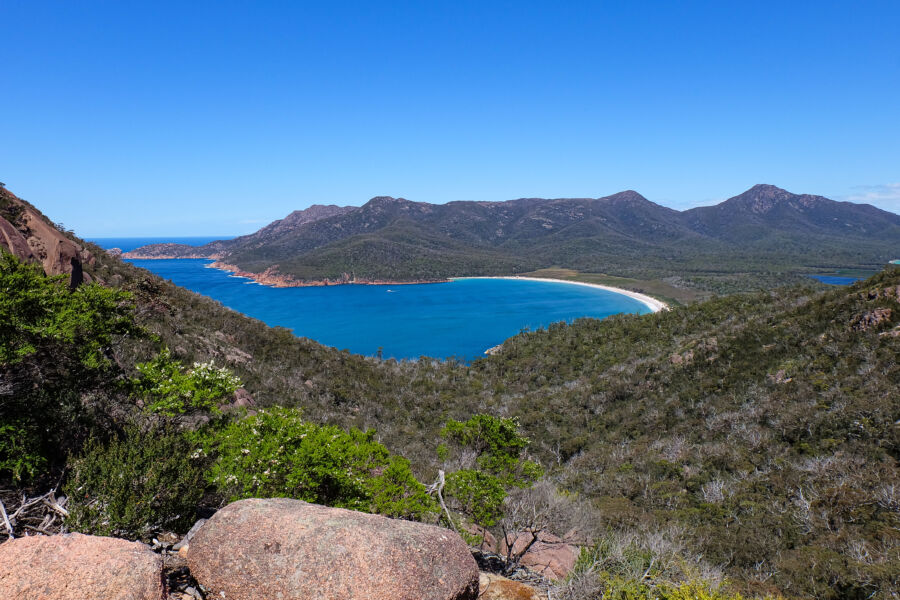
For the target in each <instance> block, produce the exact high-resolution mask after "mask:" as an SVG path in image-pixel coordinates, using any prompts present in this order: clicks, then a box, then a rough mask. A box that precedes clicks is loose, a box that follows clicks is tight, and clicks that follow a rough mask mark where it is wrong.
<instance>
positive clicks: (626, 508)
mask: <svg viewBox="0 0 900 600" xmlns="http://www.w3.org/2000/svg"><path fill="white" fill-rule="evenodd" d="M97 254H98V256H99V257H100V259H99V260H98V263H97V265H96V266H95V267H94V269H95V275H97V276H99V277H101V278H102V279H103V280H104V281H106V282H107V283H111V284H112V283H114V284H116V285H117V286H118V287H113V288H104V287H100V286H97V285H89V286H82V287H81V288H78V289H77V290H76V291H74V292H70V291H69V290H68V289H67V287H66V286H65V285H64V284H63V283H62V282H60V281H59V280H55V279H53V278H46V277H44V276H43V275H42V274H40V273H39V272H38V271H37V270H35V269H34V268H32V267H28V266H25V265H21V264H19V263H17V262H16V261H14V260H12V259H10V258H9V257H5V256H4V257H2V261H3V262H2V264H0V291H2V292H3V293H0V328H2V331H0V333H2V335H0V357H2V358H0V431H2V432H3V435H2V437H0V477H2V479H3V485H0V489H2V490H16V491H15V492H14V493H9V492H7V491H4V492H0V496H2V497H3V498H4V501H12V500H14V499H15V497H17V496H18V494H19V492H18V490H28V489H29V488H31V489H35V488H40V489H42V490H44V491H46V489H50V488H52V487H53V486H55V485H57V483H58V482H59V481H60V479H62V480H63V487H62V489H63V490H65V491H66V493H67V495H68V496H69V498H70V502H71V503H72V504H71V508H72V510H71V513H72V516H71V517H70V518H69V520H67V521H66V527H70V528H73V529H75V528H78V529H81V530H85V531H95V532H103V531H108V532H116V533H117V534H119V535H126V536H129V537H141V538H142V537H146V536H147V535H150V534H151V533H152V532H153V531H155V530H157V529H159V528H163V527H171V528H174V529H176V530H177V529H184V527H186V526H187V525H188V524H189V522H190V521H191V520H192V519H193V518H194V516H195V515H194V514H193V513H192V508H193V509H196V508H197V506H198V505H207V506H212V507H215V506H217V505H220V504H221V503H223V502H225V501H227V500H228V499H231V498H238V497H245V496H248V495H273V496H274V495H291V496H294V497H300V498H305V499H310V500H314V501H317V502H318V501H321V502H327V503H331V504H334V505H338V506H348V507H352V508H357V509H362V510H370V511H375V512H383V513H385V514H390V515H394V516H403V517H406V518H421V519H425V520H430V521H436V520H437V519H439V518H440V513H441V512H442V511H440V509H439V508H438V507H437V506H436V505H435V504H434V503H433V500H432V498H431V497H429V496H428V495H427V494H426V493H425V488H424V487H423V486H422V485H421V484H420V483H419V482H432V481H435V478H436V476H437V472H438V470H439V469H442V470H444V471H445V472H446V474H447V484H448V485H447V486H446V488H445V489H447V503H448V507H449V508H451V510H453V512H454V517H455V518H456V519H460V518H461V517H465V518H466V519H470V520H473V521H476V522H479V523H481V524H482V525H485V526H487V527H488V529H490V530H491V531H492V532H493V533H494V534H495V535H498V536H502V535H503V532H504V531H514V530H522V529H523V528H526V529H527V527H528V525H527V519H524V517H522V515H524V514H526V513H528V514H531V515H532V524H533V525H534V524H535V523H536V524H537V526H540V527H544V528H546V530H547V531H550V532H552V533H555V534H557V535H560V536H563V535H565V534H567V533H570V532H573V533H572V535H574V536H575V538H573V539H575V540H576V541H577V543H578V544H580V545H582V546H584V547H585V548H587V549H586V550H585V553H584V555H583V557H582V560H581V561H580V562H579V567H578V568H577V569H576V572H575V574H574V575H572V576H571V577H570V578H569V579H568V580H566V581H563V582H560V583H559V586H558V588H557V593H555V594H554V597H560V598H571V599H573V600H574V599H576V598H578V599H581V598H607V597H616V598H651V597H652V598H683V597H701V598H731V597H737V596H735V594H738V593H740V594H743V595H744V596H745V597H751V596H765V595H772V596H777V595H779V594H783V595H784V596H787V597H798V598H814V597H815V598H892V597H895V596H896V593H897V591H898V589H900V577H898V575H897V574H898V573H900V534H898V531H900V500H898V492H897V490H898V489H900V470H898V458H900V453H898V450H900V430H898V428H897V426H896V423H897V421H898V420H900V396H898V394H897V390H898V389H900V366H898V361H897V356H898V355H900V335H898V326H900V302H898V293H900V269H898V268H889V269H887V270H886V271H884V272H882V273H880V274H878V275H876V276H875V277H873V278H870V279H869V280H866V281H863V282H860V283H857V284H855V285H853V286H850V287H848V288H836V289H829V290H823V289H822V288H821V287H820V286H816V285H813V284H810V285H805V286H800V287H791V288H779V289H773V290H771V291H766V292H759V293H754V294H744V295H733V296H727V297H722V298H713V299H711V300H708V301H705V302H702V303H697V304H692V305H688V306H683V307H678V308H675V309H673V310H671V311H668V312H665V313H658V314H654V315H645V316H641V317H636V316H621V317H613V318H610V319H606V320H604V321H602V322H601V321H595V320H590V319H583V320H579V321H577V322H576V323H574V324H572V325H562V324H560V325H553V326H551V327H549V328H547V329H544V330H540V331H533V332H526V333H523V334H521V335H519V336H516V337H514V338H511V339H510V340H507V341H506V342H505V343H504V344H503V347H502V350H501V351H500V353H499V354H497V355H495V356H491V357H488V358H486V359H483V360H480V361H476V362H475V363H474V364H472V365H469V366H467V365H461V364H458V363H455V362H453V361H446V362H439V361H432V360H429V359H422V360H419V361H414V362H397V361H393V360H388V361H381V360H378V359H375V358H366V357H360V356H354V355H350V354H349V353H346V352H339V351H336V350H333V349H329V348H325V347H323V346H320V345H318V344H315V343H314V342H311V341H309V340H305V339H300V338H296V337H294V336H293V335H292V334H291V333H290V332H288V331H286V330H282V329H271V328H266V327H264V326H263V325H261V324H260V323H258V322H255V321H252V320H251V319H247V318H244V317H242V316H240V315H237V314H235V313H232V312H231V311H228V310H227V309H225V308H223V307H221V306H219V305H217V304H216V303H214V302H212V301H210V300H208V299H204V298H201V297H199V296H196V295H194V294H191V293H189V292H186V291H184V290H181V289H179V288H176V287H175V286H173V285H171V284H169V283H166V282H163V281H161V280H159V279H158V278H155V277H152V276H150V275H148V274H146V273H144V272H141V271H139V270H137V269H133V268H132V267H130V266H128V265H125V264H123V263H119V262H117V261H114V260H113V259H110V258H108V257H105V256H104V255H103V254H102V252H100V251H99V250H97ZM166 348H168V349H170V350H169V352H166V351H165V349H166ZM195 363H198V364H199V365H200V366H196V367H191V366H188V365H194V364H195ZM138 365H144V366H143V367H141V368H138ZM146 365H150V366H146ZM202 365H206V367H202ZM198 369H199V370H200V371H203V374H202V376H196V377H195V374H196V372H197V370H198ZM223 369H224V370H223ZM170 379H171V380H174V381H176V382H179V381H180V382H181V383H178V385H176V386H175V388H174V391H173V392H172V393H169V392H168V391H166V390H163V389H162V388H160V387H159V384H161V383H164V382H167V381H169V380H170ZM238 380H240V382H241V383H242V384H243V387H245V388H246V389H248V390H249V391H250V393H251V394H252V395H253V397H254V399H255V402H256V404H257V406H256V407H255V409H256V410H257V411H258V412H257V413H256V414H254V415H249V416H242V415H241V414H240V413H235V412H232V411H226V412H225V413H224V414H216V411H217V410H218V405H219V404H225V403H226V402H227V400H228V396H229V395H230V394H231V392H232V391H233V388H234V387H235V386H236V385H238V383H237V381H238ZM36 382H39V384H36ZM185 391H188V392H190V393H183V392H185ZM301 410H302V418H301V412H300V411H301ZM473 415H476V417H474V418H473ZM130 423H133V424H134V425H129V424H130ZM498 424H499V426H498ZM495 426H498V427H497V428H495ZM154 428H163V429H154ZM151 431H153V432H157V433H154V434H153V436H154V439H158V440H160V441H159V445H154V444H152V443H149V442H148V441H146V436H147V435H149V433H148V432H151ZM160 431H162V432H163V433H159V432H160ZM142 432H143V433H142ZM183 432H189V433H188V435H189V439H185V437H184V435H185V434H184V433H183ZM496 436H499V437H500V438H503V439H506V440H507V442H508V443H506V442H505V443H504V444H499V445H492V443H491V442H490V440H491V439H493V438H494V437H496ZM142 440H143V441H142ZM274 440H280V441H279V443H278V444H277V445H275V444H274ZM304 440H310V441H315V443H310V442H309V441H304ZM522 440H527V444H523V443H522ZM270 441H271V443H270ZM441 443H443V444H445V449H443V450H440V451H438V446H439V445H440V444H441ZM282 447H283V450H282V449H281V448H282ZM199 450H202V452H199V453H198V451H199ZM244 450H246V451H247V452H246V453H245V452H244ZM154 457H155V458H154ZM273 460H274V461H278V462H277V463H273V462H272V461H273ZM407 461H408V462H407ZM151 463H152V466H151ZM140 465H144V466H143V467H142V466H140ZM538 466H539V467H538ZM267 470H268V473H266V471H267ZM117 473H118V474H121V477H120V480H121V481H124V480H126V479H128V478H132V481H131V482H130V483H129V484H128V485H125V484H121V485H120V484H119V483H116V480H115V477H112V478H111V477H110V476H111V475H112V474H117ZM197 473H201V474H200V475H198V474H197ZM454 473H462V474H461V475H454ZM186 474H191V475H190V476H187V475H186ZM139 475H140V476H139ZM144 475H148V477H143V479H142V476H144ZM254 478H255V479H254ZM454 478H456V479H457V480H458V481H456V482H455V483H453V484H452V485H451V482H453V481H454ZM188 481H192V482H193V486H192V487H190V488H188V487H179V486H181V485H185V486H186V485H187V483H188ZM161 486H167V487H168V488H171V489H181V490H183V492H184V493H183V495H182V496H181V498H179V499H176V498H174V497H172V498H169V497H166V496H165V495H162V496H159V495H157V494H156V493H155V492H154V490H156V489H158V488H159V487H161ZM454 486H455V487H454ZM198 490H199V492H198ZM451 492H452V493H451ZM197 493H199V494H202V498H201V497H200V496H194V495H193V494H197ZM3 494H7V495H5V496H3ZM483 498H487V501H485V500H483ZM182 500H184V502H185V504H184V505H181V504H178V505H177V506H176V505H175V504H167V503H176V501H177V502H181V501H182ZM154 502H156V503H154ZM189 504H192V507H191V506H188V505H189ZM481 509H489V510H485V512H484V514H481V513H479V514H477V515H476V511H477V510H479V511H480V510H481ZM535 515H537V516H539V517H540V520H539V522H538V521H534V519H535V518H537V517H536V516H535ZM182 519H183V520H182ZM0 532H2V529H0Z"/></svg>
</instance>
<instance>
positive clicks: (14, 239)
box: [0, 217, 36, 262]
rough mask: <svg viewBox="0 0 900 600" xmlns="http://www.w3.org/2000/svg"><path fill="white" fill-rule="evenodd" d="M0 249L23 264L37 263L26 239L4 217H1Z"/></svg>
mask: <svg viewBox="0 0 900 600" xmlns="http://www.w3.org/2000/svg"><path fill="white" fill-rule="evenodd" d="M0 247H2V248H4V249H6V251H7V252H9V253H11V254H12V255H13V256H16V257H18V258H19V260H21V261H23V262H35V261H36V259H35V257H34V253H33V252H32V251H31V247H30V246H29V245H28V242H27V241H26V240H25V237H24V236H23V235H22V234H21V233H19V230H18V229H16V228H15V227H13V226H12V223H10V222H9V221H7V220H6V219H4V218H3V217H0Z"/></svg>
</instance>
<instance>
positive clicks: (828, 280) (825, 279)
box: [810, 275, 865, 285]
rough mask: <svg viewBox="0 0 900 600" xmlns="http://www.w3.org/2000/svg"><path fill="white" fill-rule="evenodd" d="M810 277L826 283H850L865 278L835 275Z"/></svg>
mask: <svg viewBox="0 0 900 600" xmlns="http://www.w3.org/2000/svg"><path fill="white" fill-rule="evenodd" d="M810 277H812V278H813V279H816V280H818V281H821V282H822V283H827V284H828V285H850V284H851V283H856V282H857V281H859V280H861V279H865V278H864V277H840V276H837V275H810Z"/></svg>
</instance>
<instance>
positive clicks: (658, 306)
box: [451, 275, 669, 313]
mask: <svg viewBox="0 0 900 600" xmlns="http://www.w3.org/2000/svg"><path fill="white" fill-rule="evenodd" d="M451 279H452V280H454V281H456V280H458V279H514V280H515V279H518V280H520V281H551V282H554V283H569V284H572V285H581V286H585V287H592V288H596V289H600V290H605V291H607V292H613V293H615V294H622V295H623V296H628V297H629V298H632V299H633V300H637V301H638V302H640V303H641V304H643V305H644V306H646V307H647V308H649V309H650V312H655V313H656V312H660V311H662V310H669V305H668V304H666V303H665V302H663V301H662V300H657V299H656V298H653V297H651V296H648V295H646V294H641V293H640V292H632V291H631V290H626V289H623V288H617V287H612V286H609V285H602V284H600V283H587V282H584V281H572V280H571V279H551V278H549V277H520V276H516V275H506V276H496V277H452V278H451Z"/></svg>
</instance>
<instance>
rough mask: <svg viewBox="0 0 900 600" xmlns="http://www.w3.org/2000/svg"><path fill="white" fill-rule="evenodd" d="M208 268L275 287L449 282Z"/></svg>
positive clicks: (275, 269)
mask: <svg viewBox="0 0 900 600" xmlns="http://www.w3.org/2000/svg"><path fill="white" fill-rule="evenodd" d="M206 268H207V269H218V270H220V271H227V272H229V273H231V274H232V276H233V277H243V278H245V279H251V280H253V281H255V282H256V283H258V284H260V285H265V286H269V287H275V288H288V287H325V286H331V285H416V284H422V283H448V282H449V281H450V280H449V279H422V280H413V281H394V280H391V279H355V278H352V277H350V275H348V274H347V273H344V274H343V276H342V277H341V278H339V279H318V280H314V281H302V280H299V279H294V277H292V276H291V275H286V274H284V273H281V272H279V271H278V265H273V266H271V267H269V268H268V269H266V270H265V271H263V272H262V273H251V272H250V271H242V270H241V269H240V268H239V267H237V266H235V265H230V264H228V263H224V262H221V261H218V260H217V261H214V262H211V263H209V264H208V265H206Z"/></svg>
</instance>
